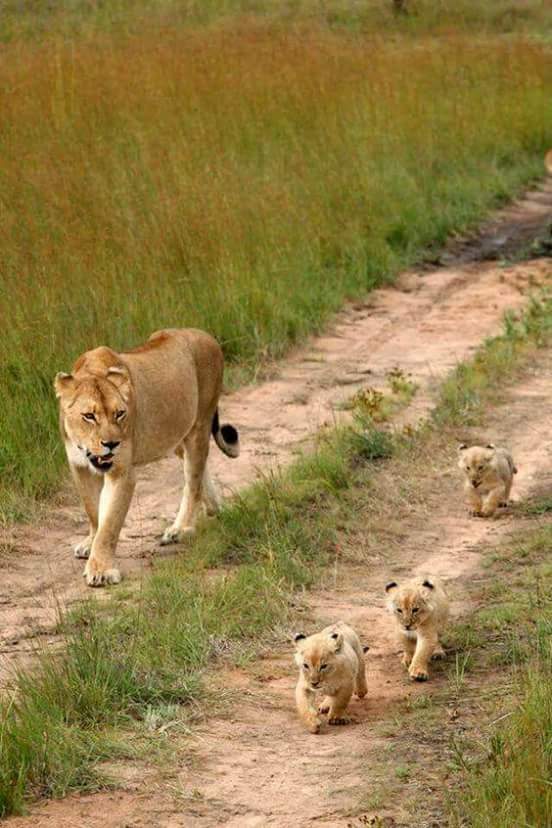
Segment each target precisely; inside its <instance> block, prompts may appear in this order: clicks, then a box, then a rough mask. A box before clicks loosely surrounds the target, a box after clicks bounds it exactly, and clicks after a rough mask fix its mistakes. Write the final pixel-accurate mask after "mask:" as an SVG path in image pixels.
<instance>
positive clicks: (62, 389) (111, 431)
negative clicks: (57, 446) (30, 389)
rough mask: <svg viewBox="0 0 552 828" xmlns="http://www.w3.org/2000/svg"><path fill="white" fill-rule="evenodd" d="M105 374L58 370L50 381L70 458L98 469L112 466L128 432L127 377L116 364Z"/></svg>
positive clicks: (74, 462)
mask: <svg viewBox="0 0 552 828" xmlns="http://www.w3.org/2000/svg"><path fill="white" fill-rule="evenodd" d="M108 377H109V379H108V378H105V379H103V378H102V377H97V376H89V377H85V378H83V379H77V378H76V377H74V376H72V375H71V374H58V375H57V376H56V379H55V382H54V387H55V391H56V396H57V397H58V399H59V403H60V412H61V422H62V426H63V430H64V432H65V435H66V441H68V445H67V450H68V453H69V455H70V461H71V462H72V463H73V464H74V465H78V466H87V467H89V468H90V469H92V470H93V471H95V472H99V473H105V472H108V471H110V470H111V469H112V467H113V465H114V463H115V462H116V455H118V454H120V452H121V449H122V448H123V446H124V444H125V441H126V440H127V439H128V436H129V432H130V417H129V416H128V415H129V392H130V380H129V378H128V376H127V375H126V374H125V373H124V372H123V371H121V370H120V369H118V368H110V369H109V371H108Z"/></svg>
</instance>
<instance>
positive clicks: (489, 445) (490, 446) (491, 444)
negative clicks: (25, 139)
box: [486, 443, 496, 449]
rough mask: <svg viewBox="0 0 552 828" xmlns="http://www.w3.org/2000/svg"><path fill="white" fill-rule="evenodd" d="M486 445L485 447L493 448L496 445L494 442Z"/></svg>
mask: <svg viewBox="0 0 552 828" xmlns="http://www.w3.org/2000/svg"><path fill="white" fill-rule="evenodd" d="M486 447H487V448H488V449H495V448H496V446H495V444H494V443H487V446H486Z"/></svg>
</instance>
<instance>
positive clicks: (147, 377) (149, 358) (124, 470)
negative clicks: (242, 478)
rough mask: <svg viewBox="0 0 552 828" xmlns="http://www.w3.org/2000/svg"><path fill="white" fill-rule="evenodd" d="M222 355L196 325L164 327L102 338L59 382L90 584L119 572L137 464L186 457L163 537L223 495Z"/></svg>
mask: <svg viewBox="0 0 552 828" xmlns="http://www.w3.org/2000/svg"><path fill="white" fill-rule="evenodd" d="M222 373H223V356H222V351H221V349H220V346H219V345H218V343H217V342H216V341H215V340H214V339H213V338H212V337H211V336H209V335H208V334H206V333H204V332H203V331H198V330H194V329H193V328H189V329H185V330H165V331H157V332H156V333H154V334H152V336H151V337H150V338H149V340H148V341H147V342H146V343H145V344H144V345H140V346H139V347H137V348H134V350H132V351H128V352H124V353H121V354H118V353H116V352H115V351H112V350H111V348H107V347H104V346H102V347H100V348H95V349H94V350H92V351H87V352H86V353H85V354H83V355H82V356H81V357H79V359H78V360H77V362H76V363H75V365H74V367H73V371H72V373H71V374H64V373H59V374H57V376H56V378H55V382H54V387H55V391H56V395H57V397H58V398H59V403H60V428H61V434H62V437H63V440H64V443H65V450H66V452H67V458H68V460H69V466H70V469H71V472H72V475H73V477H74V479H75V482H76V484H77V488H78V490H79V493H80V496H81V498H82V502H83V504H84V508H85V509H86V513H87V515H88V519H89V521H90V533H89V535H88V537H87V538H86V540H84V541H83V542H82V543H79V544H78V545H77V546H76V547H75V555H76V557H77V558H88V561H87V563H86V567H85V570H84V577H85V578H86V583H87V584H88V585H89V586H102V585H103V584H116V583H118V582H119V581H120V580H121V576H120V573H119V570H118V569H116V568H115V567H114V566H113V555H114V553H115V547H116V545H117V540H118V538H119V533H120V531H121V527H122V525H123V522H124V519H125V517H126V514H127V511H128V507H129V505H130V501H131V498H132V493H133V491H134V485H135V469H136V466H141V465H144V464H145V463H151V462H152V461H154V460H159V459H160V458H161V457H163V456H165V455H166V454H167V453H168V452H172V451H174V452H175V453H176V454H177V455H178V456H179V457H181V458H182V459H183V461H184V475H185V482H184V493H183V497H182V502H181V504H180V509H179V510H178V515H177V516H176V520H175V521H174V523H173V525H172V526H171V527H170V528H169V529H167V530H166V532H165V534H164V535H163V539H162V541H161V542H162V543H176V542H178V541H179V540H181V539H182V538H183V537H184V536H185V535H189V534H192V533H193V531H194V527H195V524H196V520H197V517H198V512H199V509H200V506H201V501H202V500H203V502H204V504H205V506H206V509H207V511H208V512H210V513H214V512H215V511H216V510H217V508H218V505H219V503H218V498H217V495H216V492H215V490H214V488H213V485H212V483H211V480H210V478H209V475H208V472H207V469H206V462H207V455H208V453H209V437H210V435H211V434H212V435H213V437H214V439H215V442H216V444H217V445H218V447H219V448H220V449H221V450H222V451H223V452H224V453H225V454H227V455H228V456H229V457H237V456H238V454H239V439H238V432H237V431H236V429H235V428H234V427H233V426H231V425H223V426H221V425H220V424H219V418H218V401H219V396H220V393H221V388H222Z"/></svg>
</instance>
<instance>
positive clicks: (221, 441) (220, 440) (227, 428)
mask: <svg viewBox="0 0 552 828" xmlns="http://www.w3.org/2000/svg"><path fill="white" fill-rule="evenodd" d="M211 434H212V435H213V437H214V440H215V443H216V444H217V446H218V447H219V449H220V450H221V451H222V452H224V454H226V456H227V457H238V456H239V453H240V435H239V434H238V431H237V429H235V428H234V426H233V425H230V424H229V423H223V424H222V425H221V424H220V422H219V415H218V408H217V410H216V411H215V415H214V417H213V422H212V424H211Z"/></svg>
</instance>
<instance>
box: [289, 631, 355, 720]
mask: <svg viewBox="0 0 552 828" xmlns="http://www.w3.org/2000/svg"><path fill="white" fill-rule="evenodd" d="M295 643H296V647H297V649H296V651H295V663H296V664H297V666H298V667H299V680H298V682H297V687H296V688H295V700H296V702H297V710H298V713H299V716H300V717H301V719H302V721H303V722H304V723H305V724H306V726H307V727H308V729H309V730H310V732H311V733H318V732H319V731H320V727H321V724H322V719H321V718H320V717H321V716H322V715H325V714H327V715H328V724H331V725H341V724H347V723H348V722H349V721H350V719H349V718H348V717H347V716H345V715H344V713H345V710H346V708H347V705H348V704H349V701H350V700H351V696H352V694H353V690H354V692H355V693H356V695H357V696H358V697H359V699H362V698H364V696H365V695H366V693H367V692H368V688H367V686H366V675H365V665H364V652H365V651H366V650H368V647H366V648H365V649H364V650H363V648H362V646H361V643H360V641H359V638H358V635H357V634H356V632H355V631H354V630H353V629H352V628H351V627H349V626H348V625H347V624H344V623H343V622H342V621H340V622H339V623H337V624H332V626H331V627H326V628H325V629H323V630H322V632H319V633H316V634H315V635H309V636H308V638H307V636H305V635H303V633H299V634H298V635H296V636H295ZM317 693H323V694H324V698H323V700H322V702H321V703H320V704H319V705H318V707H317V706H316V704H315V699H316V694H317Z"/></svg>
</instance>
